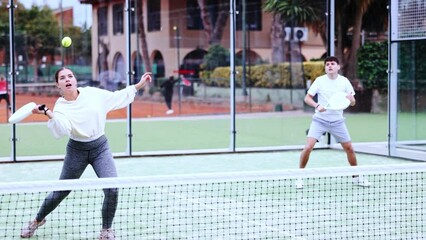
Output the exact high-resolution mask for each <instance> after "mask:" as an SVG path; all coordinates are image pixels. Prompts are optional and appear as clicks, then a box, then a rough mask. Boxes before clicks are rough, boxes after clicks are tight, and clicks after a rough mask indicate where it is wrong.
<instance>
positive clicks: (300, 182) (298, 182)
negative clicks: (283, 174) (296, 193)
mask: <svg viewBox="0 0 426 240" xmlns="http://www.w3.org/2000/svg"><path fill="white" fill-rule="evenodd" d="M302 188H303V179H300V178H299V179H296V189H302Z"/></svg>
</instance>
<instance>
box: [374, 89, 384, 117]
mask: <svg viewBox="0 0 426 240" xmlns="http://www.w3.org/2000/svg"><path fill="white" fill-rule="evenodd" d="M381 103H382V96H381V95H380V92H379V90H377V89H373V93H372V94H371V112H372V113H383V109H382V107H381Z"/></svg>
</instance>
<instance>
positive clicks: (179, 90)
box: [173, 26, 182, 114]
mask: <svg viewBox="0 0 426 240" xmlns="http://www.w3.org/2000/svg"><path fill="white" fill-rule="evenodd" d="M173 30H174V31H175V39H176V55H177V72H178V80H179V81H178V83H179V84H178V101H179V114H181V109H182V105H181V97H182V85H181V81H180V80H181V79H180V71H179V70H180V34H179V28H178V27H177V26H173Z"/></svg>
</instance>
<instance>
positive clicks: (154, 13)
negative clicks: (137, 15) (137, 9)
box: [147, 0, 161, 32]
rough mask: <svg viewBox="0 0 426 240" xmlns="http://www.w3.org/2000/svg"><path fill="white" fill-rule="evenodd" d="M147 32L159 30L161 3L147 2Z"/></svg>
mask: <svg viewBox="0 0 426 240" xmlns="http://www.w3.org/2000/svg"><path fill="white" fill-rule="evenodd" d="M147 8H148V32H154V31H160V30H161V1H158V0H148V2H147Z"/></svg>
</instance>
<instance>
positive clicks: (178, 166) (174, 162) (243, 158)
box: [0, 150, 411, 182]
mask: <svg viewBox="0 0 426 240" xmlns="http://www.w3.org/2000/svg"><path fill="white" fill-rule="evenodd" d="M299 154H300V151H277V152H264V153H234V154H211V155H187V156H158V157H137V158H116V166H117V170H118V174H119V176H120V177H135V176H155V175H176V174H198V173H212V172H237V171H262V170H278V169H293V168H298V166H299V165H298V164H299ZM357 158H358V164H359V165H360V166H364V165H389V164H400V163H401V164H404V163H411V161H408V160H403V159H398V158H388V157H383V156H375V155H369V154H357ZM344 166H348V162H347V160H346V155H345V153H344V152H343V151H340V150H314V151H313V152H312V154H311V158H310V161H309V163H308V166H307V168H324V167H344ZM61 167H62V161H53V162H28V163H7V164H0V172H1V173H2V174H0V182H13V181H36V180H55V179H58V177H59V174H60V171H61ZM83 178H96V176H95V174H94V172H93V170H92V168H91V167H90V166H89V167H88V168H87V169H86V172H85V173H84V174H83Z"/></svg>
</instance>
